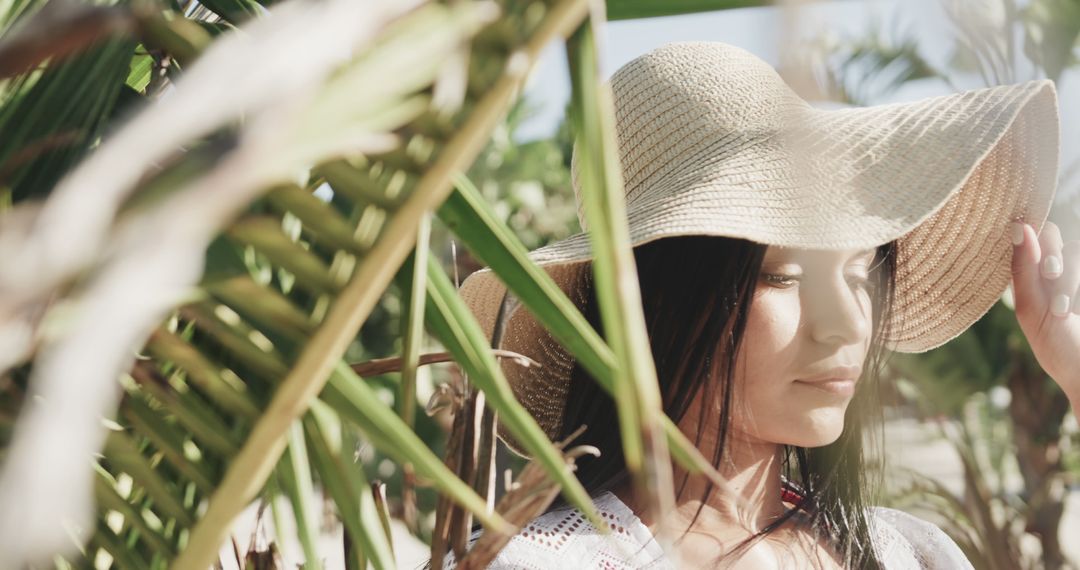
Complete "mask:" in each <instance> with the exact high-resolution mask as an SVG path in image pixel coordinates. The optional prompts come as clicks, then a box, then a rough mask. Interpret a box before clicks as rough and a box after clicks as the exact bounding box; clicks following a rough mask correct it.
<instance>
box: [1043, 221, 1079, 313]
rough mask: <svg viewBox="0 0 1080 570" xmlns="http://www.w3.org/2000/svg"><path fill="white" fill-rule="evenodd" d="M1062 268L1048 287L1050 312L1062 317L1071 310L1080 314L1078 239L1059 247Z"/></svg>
mask: <svg viewBox="0 0 1080 570" xmlns="http://www.w3.org/2000/svg"><path fill="white" fill-rule="evenodd" d="M1061 259H1062V262H1063V265H1064V269H1063V271H1062V272H1061V277H1058V278H1057V279H1054V280H1053V281H1052V282H1051V283H1052V284H1051V286H1050V287H1051V289H1050V313H1051V314H1053V315H1055V316H1058V317H1064V316H1066V315H1068V314H1069V309H1070V307H1071V308H1072V312H1073V313H1076V314H1078V315H1080V300H1078V299H1077V295H1078V294H1080V291H1078V289H1080V240H1071V241H1068V242H1065V245H1063V246H1062V248H1061Z"/></svg>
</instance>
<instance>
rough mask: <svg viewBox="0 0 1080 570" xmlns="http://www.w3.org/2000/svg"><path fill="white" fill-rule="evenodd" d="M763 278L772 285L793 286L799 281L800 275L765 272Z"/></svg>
mask: <svg viewBox="0 0 1080 570" xmlns="http://www.w3.org/2000/svg"><path fill="white" fill-rule="evenodd" d="M762 278H763V279H765V281H766V282H767V283H769V284H770V285H774V286H777V287H780V288H787V287H792V286H794V285H795V284H796V283H798V282H799V277H798V276H794V275H779V274H775V273H763V274H762Z"/></svg>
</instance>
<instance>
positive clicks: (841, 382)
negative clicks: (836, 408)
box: [795, 365, 862, 396]
mask: <svg viewBox="0 0 1080 570" xmlns="http://www.w3.org/2000/svg"><path fill="white" fill-rule="evenodd" d="M861 372H862V367H861V366H857V365H854V366H836V367H833V368H830V369H828V370H823V371H821V372H818V373H817V374H813V375H810V376H807V377H805V378H799V379H798V380H796V381H795V382H797V383H799V384H804V385H806V386H807V387H810V388H815V389H817V390H822V391H825V392H829V393H831V394H838V395H842V396H850V395H852V394H854V393H855V383H856V382H857V381H858V378H859V374H860V373H861Z"/></svg>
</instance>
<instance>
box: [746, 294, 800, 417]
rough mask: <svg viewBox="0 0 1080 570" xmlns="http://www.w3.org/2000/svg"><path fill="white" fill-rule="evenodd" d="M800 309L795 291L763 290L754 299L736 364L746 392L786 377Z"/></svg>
mask: <svg viewBox="0 0 1080 570" xmlns="http://www.w3.org/2000/svg"><path fill="white" fill-rule="evenodd" d="M800 312H801V308H800V306H799V297H798V295H793V294H774V292H772V291H767V292H765V293H764V294H759V295H758V296H757V297H756V298H755V299H754V302H753V304H752V305H751V309H750V314H749V315H748V317H747V320H746V334H745V335H744V336H743V346H742V350H741V351H740V354H739V359H738V362H737V368H736V371H737V374H736V378H737V379H739V380H740V382H739V383H740V384H741V385H742V386H743V389H744V390H745V391H746V392H749V393H748V394H747V396H751V395H752V394H753V393H756V392H761V391H764V392H768V391H770V390H771V389H775V388H778V387H780V386H781V385H782V384H783V383H784V382H786V381H787V379H788V376H789V375H790V374H791V373H792V372H791V371H790V370H788V368H789V364H790V362H791V361H792V360H793V358H794V356H795V352H796V348H797V339H798V328H799V319H800Z"/></svg>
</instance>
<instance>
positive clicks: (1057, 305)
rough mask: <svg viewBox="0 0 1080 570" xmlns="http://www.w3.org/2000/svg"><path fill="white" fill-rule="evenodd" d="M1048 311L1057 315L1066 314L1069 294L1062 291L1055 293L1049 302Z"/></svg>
mask: <svg viewBox="0 0 1080 570" xmlns="http://www.w3.org/2000/svg"><path fill="white" fill-rule="evenodd" d="M1050 312H1051V313H1054V315H1055V316H1058V317H1064V316H1065V315H1067V314H1068V313H1069V296H1068V295H1066V294H1064V293H1062V294H1060V295H1055V296H1054V300H1053V302H1051V303H1050Z"/></svg>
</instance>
